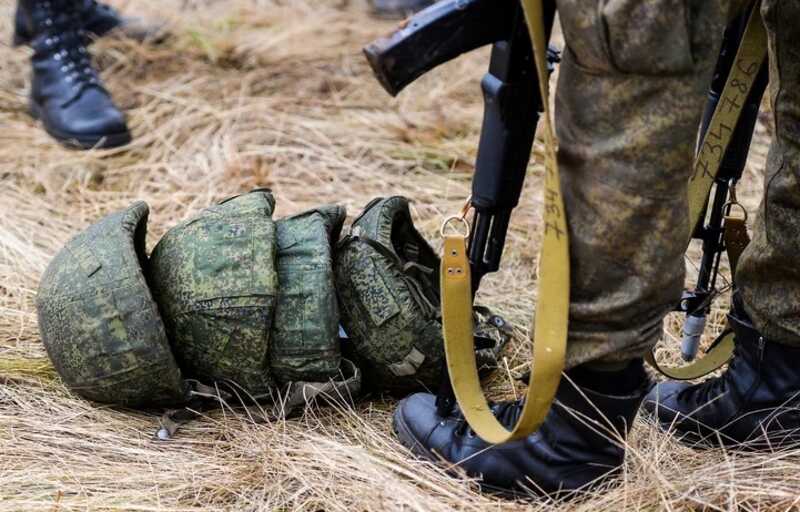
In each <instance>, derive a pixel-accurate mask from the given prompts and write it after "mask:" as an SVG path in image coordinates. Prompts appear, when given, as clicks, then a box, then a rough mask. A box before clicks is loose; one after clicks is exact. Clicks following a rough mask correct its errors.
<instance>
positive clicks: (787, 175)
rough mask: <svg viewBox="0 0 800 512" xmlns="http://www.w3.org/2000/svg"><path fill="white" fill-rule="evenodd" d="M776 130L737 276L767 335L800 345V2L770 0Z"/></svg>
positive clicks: (767, 20) (766, 11) (767, 17)
mask: <svg viewBox="0 0 800 512" xmlns="http://www.w3.org/2000/svg"><path fill="white" fill-rule="evenodd" d="M761 13H762V16H763V18H764V24H765V25H766V28H767V33H768V37H769V63H770V69H769V72H770V85H769V97H770V100H771V107H772V109H771V112H770V116H771V119H770V123H771V125H772V128H773V130H774V134H775V135H774V137H773V139H772V145H771V146H770V150H769V156H768V157H767V169H766V172H765V177H764V179H765V186H764V191H765V193H764V199H763V201H762V204H761V206H760V208H759V212H758V215H757V217H756V222H755V229H754V232H753V241H752V242H751V244H750V246H749V247H748V248H747V249H746V250H745V252H744V254H743V255H742V258H741V260H740V263H739V268H738V271H737V275H736V281H737V285H738V287H739V289H740V291H741V294H742V298H743V301H744V306H745V310H746V311H747V313H748V314H749V315H750V317H751V318H752V319H753V323H754V324H755V326H756V328H758V330H759V332H761V333H762V334H763V335H764V336H765V337H766V338H767V339H770V340H773V341H777V342H780V343H785V344H789V345H795V346H800V265H798V254H799V253H800V251H798V249H800V242H799V241H800V23H798V20H800V2H797V1H794V0H764V1H763V3H762V8H761Z"/></svg>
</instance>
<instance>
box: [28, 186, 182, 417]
mask: <svg viewBox="0 0 800 512" xmlns="http://www.w3.org/2000/svg"><path fill="white" fill-rule="evenodd" d="M148 213H149V208H148V206H147V204H145V203H143V202H137V203H134V204H133V205H131V206H130V207H129V208H128V209H126V210H123V211H121V212H118V213H114V214H111V215H108V216H107V217H105V218H103V219H101V220H100V221H99V222H97V223H96V224H94V225H92V226H90V227H89V228H88V229H87V230H85V231H84V232H82V233H81V234H79V235H78V236H76V237H75V238H73V239H72V240H70V241H69V243H67V245H66V246H65V247H64V248H63V249H62V250H61V251H60V252H59V253H58V254H57V255H56V257H55V258H54V259H53V261H52V262H51V263H50V265H49V266H48V267H47V270H46V271H45V273H44V274H43V275H42V278H41V282H40V284H39V292H38V294H37V298H36V307H37V311H38V315H39V330H40V333H41V336H42V341H43V342H44V345H45V348H46V349H47V353H48V355H49V356H50V359H51V360H52V361H53V365H54V366H55V368H56V370H57V371H58V373H59V374H60V375H61V378H62V379H63V380H64V382H65V383H66V385H67V386H68V387H69V388H70V389H72V390H73V391H75V392H76V393H77V394H79V395H81V396H83V397H85V398H87V399H89V400H95V401H97V402H104V403H112V404H117V405H123V406H129V407H141V406H167V405H177V404H181V403H183V402H184V401H186V400H187V399H188V393H189V389H188V386H187V385H186V384H185V383H184V382H183V380H182V378H181V372H180V370H179V369H178V366H177V364H176V362H175V359H174V358H173V356H172V353H171V352H170V348H169V343H168V341H167V335H166V333H165V331H164V324H163V323H162V321H161V317H160V316H159V312H158V307H157V306H156V303H155V302H154V301H153V297H152V295H151V293H150V290H149V289H148V287H147V282H146V280H145V276H144V274H143V270H142V269H143V267H144V265H145V262H146V259H147V257H146V254H145V236H146V232H147V217H148Z"/></svg>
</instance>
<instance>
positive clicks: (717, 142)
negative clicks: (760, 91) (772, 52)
mask: <svg viewBox="0 0 800 512" xmlns="http://www.w3.org/2000/svg"><path fill="white" fill-rule="evenodd" d="M760 3H761V2H760V0H756V2H755V3H754V7H753V10H752V13H751V14H750V19H749V20H748V22H747V28H746V30H745V33H744V36H743V37H742V42H741V44H740V45H739V50H738V51H737V53H736V60H735V61H734V63H733V67H732V68H731V72H730V75H729V76H728V80H727V81H726V82H725V88H724V89H723V91H722V95H721V96H720V99H719V103H718V104H717V108H716V109H715V110H714V115H713V116H712V118H711V122H710V124H709V126H708V131H707V132H706V135H705V137H704V138H703V140H702V142H701V144H700V150H699V152H698V155H697V159H696V160H695V164H694V172H693V173H692V176H691V178H689V226H690V227H689V229H690V232H689V237H690V238H691V235H692V231H693V230H694V228H695V227H696V226H697V225H698V223H700V222H702V220H703V219H701V218H700V217H701V215H702V214H703V212H704V211H705V207H706V203H707V202H708V196H709V194H710V192H711V187H712V186H713V184H714V180H715V179H716V177H717V174H718V173H719V168H720V165H721V164H722V159H723V157H724V156H725V153H726V152H727V150H728V146H729V145H730V143H731V138H732V136H733V131H734V129H735V128H736V125H737V123H738V122H739V117H740V116H741V114H742V110H743V109H744V105H745V102H746V100H747V97H748V96H749V95H750V91H751V90H752V89H753V85H754V83H755V81H756V77H757V76H758V72H759V70H760V69H761V66H762V64H763V63H764V60H765V59H766V57H767V33H766V29H765V28H764V23H763V21H762V20H761V10H760V9H759V6H760ZM722 336H723V338H722V340H721V341H720V342H719V343H715V344H714V345H713V348H711V350H709V351H708V352H706V354H705V355H703V356H702V357H698V358H697V359H696V360H695V361H694V362H692V363H690V364H688V365H684V366H680V367H666V366H659V365H658V363H657V362H656V359H655V356H654V354H652V353H651V354H649V355H648V357H646V359H647V362H648V363H650V365H651V366H653V367H654V368H655V369H656V370H658V371H659V372H661V373H662V374H664V375H666V376H667V377H670V378H672V379H676V380H691V379H697V378H700V377H703V376H704V375H708V374H709V373H711V372H713V371H714V370H716V369H718V368H720V367H721V366H722V365H724V364H725V363H727V362H728V361H729V360H730V358H731V357H732V356H733V341H734V340H733V334H723V335H722Z"/></svg>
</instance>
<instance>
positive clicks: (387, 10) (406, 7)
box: [370, 0, 435, 19]
mask: <svg viewBox="0 0 800 512" xmlns="http://www.w3.org/2000/svg"><path fill="white" fill-rule="evenodd" d="M434 3H435V0H370V5H371V6H372V14H373V15H374V16H376V17H378V18H385V19H402V18H405V17H406V16H410V15H412V14H414V13H415V12H418V11H421V10H422V9H424V8H426V7H428V6H429V5H433V4H434Z"/></svg>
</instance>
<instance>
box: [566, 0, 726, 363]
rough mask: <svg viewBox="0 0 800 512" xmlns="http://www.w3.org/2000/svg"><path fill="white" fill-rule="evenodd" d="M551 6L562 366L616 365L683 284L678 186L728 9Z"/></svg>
mask: <svg viewBox="0 0 800 512" xmlns="http://www.w3.org/2000/svg"><path fill="white" fill-rule="evenodd" d="M591 4H597V5H598V7H596V8H587V7H588V6H589V5H591ZM559 13H560V14H559V15H560V17H561V21H562V25H563V30H564V35H565V39H566V41H567V48H566V49H565V51H564V56H563V61H562V63H561V67H560V76H559V82H558V93H557V96H556V129H557V130H558V137H559V142H560V151H559V163H560V169H561V173H562V176H563V178H562V180H563V189H564V196H565V202H566V209H567V218H568V221H569V228H570V235H571V239H570V244H571V245H570V250H571V254H572V262H571V263H572V265H571V271H572V287H571V294H570V295H571V310H570V328H569V349H568V366H575V365H579V364H581V363H586V362H589V361H599V362H600V363H601V364H602V363H613V362H619V361H626V360H630V359H632V358H637V357H641V356H642V355H643V354H644V353H645V352H646V351H648V350H649V349H650V348H651V347H652V346H653V345H654V344H655V342H656V341H657V340H658V339H659V338H660V336H661V333H662V319H663V318H664V316H665V315H666V314H667V313H668V312H669V311H670V310H671V309H673V307H674V306H675V304H677V302H678V301H679V299H680V296H681V292H682V290H683V285H684V282H683V279H684V260H683V256H684V253H685V250H686V242H687V233H688V231H689V228H688V224H689V220H688V210H687V199H686V198H687V182H688V177H689V175H690V172H691V169H692V161H693V154H694V146H695V139H696V135H697V127H698V125H699V122H700V117H701V114H702V111H703V105H704V102H705V99H706V93H707V90H708V86H709V83H710V79H711V73H712V71H713V66H714V63H715V61H716V58H717V55H718V51H719V45H720V43H721V33H722V31H723V30H724V26H725V23H726V15H727V13H726V12H723V9H722V8H721V6H720V5H719V2H685V1H683V0H659V1H656V2H639V1H636V0H623V1H612V2H587V1H586V0H560V1H559ZM611 366H613V364H612V365H611Z"/></svg>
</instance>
